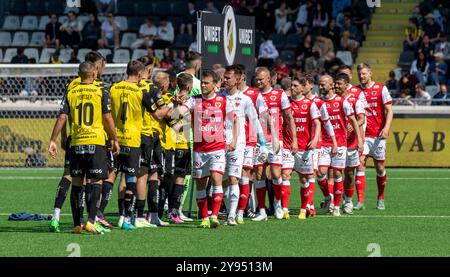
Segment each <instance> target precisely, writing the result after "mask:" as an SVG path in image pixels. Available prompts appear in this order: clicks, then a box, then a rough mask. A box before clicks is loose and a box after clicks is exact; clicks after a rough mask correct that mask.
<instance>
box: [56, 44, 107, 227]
mask: <svg viewBox="0 0 450 277" xmlns="http://www.w3.org/2000/svg"><path fill="white" fill-rule="evenodd" d="M85 61H86V62H90V63H92V64H94V65H95V70H96V79H98V78H99V77H100V76H101V74H102V72H103V69H104V66H105V59H104V58H103V57H102V55H101V54H99V53H98V52H95V51H92V52H89V53H88V54H86V57H85ZM80 82H81V78H80V77H77V78H75V79H74V80H72V81H71V82H70V84H69V85H67V90H66V92H65V93H67V91H68V90H69V89H72V88H74V87H75V86H77V85H79V84H80ZM94 84H98V85H100V84H102V82H100V81H98V80H94ZM70 142H71V139H70V136H67V132H66V126H64V127H63V129H62V132H61V148H62V149H64V150H65V155H64V173H63V176H62V178H61V180H60V182H59V184H58V186H57V189H56V196H55V204H54V209H53V216H52V220H51V221H50V226H49V227H50V231H51V232H56V233H57V232H59V231H60V228H59V219H60V212H61V208H62V206H63V204H64V201H65V199H66V195H67V192H68V190H69V187H70V184H71V183H72V177H71V176H70V169H69V168H70ZM107 188H108V184H107V182H106V181H105V182H104V184H103V186H102V189H103V191H105V189H107ZM75 194H80V195H81V196H79V197H78V198H79V199H83V198H84V186H83V187H76V188H73V189H72V191H71V206H72V209H74V206H75V205H76V203H75V202H74V201H73V199H75ZM105 199H107V197H105V196H104V195H103V192H102V203H104V202H106V200H105ZM77 206H78V207H79V209H80V211H78V212H77V214H79V215H82V214H83V209H84V203H78V205H77ZM100 207H102V205H100ZM74 222H81V223H82V222H83V219H79V218H74ZM78 224H80V223H78ZM78 224H76V225H77V226H78ZM80 230H81V229H80ZM80 230H78V231H80Z"/></svg>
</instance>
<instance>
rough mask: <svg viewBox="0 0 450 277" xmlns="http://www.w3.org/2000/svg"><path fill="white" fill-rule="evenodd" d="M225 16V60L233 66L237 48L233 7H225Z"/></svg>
mask: <svg viewBox="0 0 450 277" xmlns="http://www.w3.org/2000/svg"><path fill="white" fill-rule="evenodd" d="M223 14H225V22H224V28H223V29H224V32H223V43H224V45H223V46H224V50H225V58H226V60H227V63H228V65H232V64H233V63H234V58H235V56H236V46H237V45H236V44H237V28H236V19H235V18H234V11H233V8H232V7H231V6H225V8H224V10H223Z"/></svg>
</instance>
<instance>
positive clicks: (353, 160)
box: [345, 149, 359, 168]
mask: <svg viewBox="0 0 450 277" xmlns="http://www.w3.org/2000/svg"><path fill="white" fill-rule="evenodd" d="M358 166H359V151H358V149H353V150H347V160H346V162H345V167H346V168H353V167H358Z"/></svg>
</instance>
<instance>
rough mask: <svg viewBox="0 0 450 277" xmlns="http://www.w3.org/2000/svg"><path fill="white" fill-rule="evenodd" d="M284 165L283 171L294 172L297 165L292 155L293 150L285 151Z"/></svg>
mask: <svg viewBox="0 0 450 277" xmlns="http://www.w3.org/2000/svg"><path fill="white" fill-rule="evenodd" d="M282 157H283V165H282V166H281V169H282V170H293V169H294V165H295V158H294V155H292V152H291V150H289V149H283V156H282Z"/></svg>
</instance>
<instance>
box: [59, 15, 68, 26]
mask: <svg viewBox="0 0 450 277" xmlns="http://www.w3.org/2000/svg"><path fill="white" fill-rule="evenodd" d="M67 20H69V18H68V17H67V15H61V16H60V17H59V20H58V21H59V23H61V24H64V23H65V22H66V21H67Z"/></svg>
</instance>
